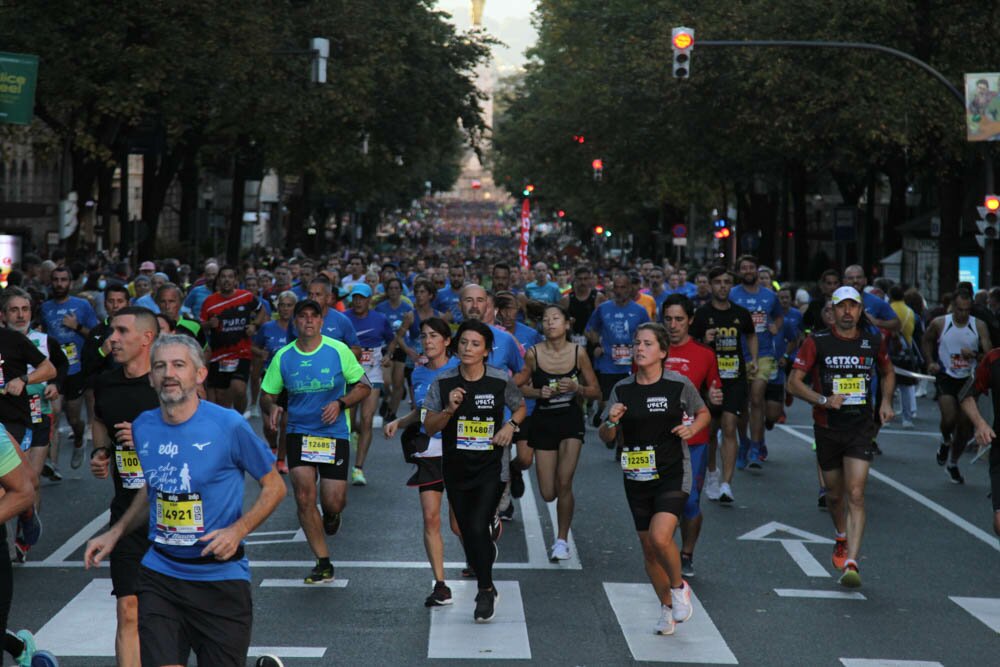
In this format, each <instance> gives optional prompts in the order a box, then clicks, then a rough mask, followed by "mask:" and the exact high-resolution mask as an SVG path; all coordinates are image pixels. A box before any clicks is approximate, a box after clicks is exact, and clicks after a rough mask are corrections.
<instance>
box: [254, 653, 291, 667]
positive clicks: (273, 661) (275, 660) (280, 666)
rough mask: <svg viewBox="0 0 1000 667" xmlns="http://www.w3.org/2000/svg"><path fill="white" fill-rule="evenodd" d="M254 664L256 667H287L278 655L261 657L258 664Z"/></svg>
mask: <svg viewBox="0 0 1000 667" xmlns="http://www.w3.org/2000/svg"><path fill="white" fill-rule="evenodd" d="M253 664H254V667H285V663H283V662H281V658H279V657H278V656H276V655H262V656H259V657H258V658H257V662H255V663H253Z"/></svg>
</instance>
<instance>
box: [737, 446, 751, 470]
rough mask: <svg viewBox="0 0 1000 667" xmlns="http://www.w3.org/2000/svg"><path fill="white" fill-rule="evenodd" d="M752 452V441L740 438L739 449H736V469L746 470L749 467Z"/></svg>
mask: <svg viewBox="0 0 1000 667" xmlns="http://www.w3.org/2000/svg"><path fill="white" fill-rule="evenodd" d="M749 454H750V443H749V442H748V441H746V440H744V439H743V438H740V446H739V449H737V450H736V469H737V470H744V469H746V467H747V459H748V457H749Z"/></svg>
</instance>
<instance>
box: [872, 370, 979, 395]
mask: <svg viewBox="0 0 1000 667" xmlns="http://www.w3.org/2000/svg"><path fill="white" fill-rule="evenodd" d="M966 382H967V379H966V378H953V377H952V376H950V375H948V374H947V373H938V376H937V380H935V381H934V386H935V387H937V395H938V396H939V397H940V396H951V397H953V398H954V399H955V400H956V401H957V400H958V397H959V396H960V395H961V393H962V387H964V386H965V383H966ZM881 393H882V392H879V394H881Z"/></svg>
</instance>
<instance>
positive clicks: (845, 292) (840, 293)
mask: <svg viewBox="0 0 1000 667" xmlns="http://www.w3.org/2000/svg"><path fill="white" fill-rule="evenodd" d="M848 299H851V300H853V301H855V302H857V303H861V295H860V294H858V290H856V289H854V288H853V287H851V286H849V285H844V286H843V287H838V288H837V291H836V292H834V293H833V303H834V305H836V304H838V303H840V302H841V301H847V300H848Z"/></svg>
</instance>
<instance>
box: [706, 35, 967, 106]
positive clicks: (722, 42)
mask: <svg viewBox="0 0 1000 667" xmlns="http://www.w3.org/2000/svg"><path fill="white" fill-rule="evenodd" d="M704 46H735V47H791V48H807V49H817V48H818V49H853V50H856V51H878V52H880V53H887V54H889V55H891V56H895V57H896V58H901V59H902V60H906V61H908V62H911V63H913V64H914V65H916V66H917V67H919V68H921V69H923V70H924V71H925V72H927V73H928V74H930V75H931V76H933V77H934V78H935V79H937V80H938V81H939V82H940V83H941V85H943V86H944V87H945V88H947V89H948V92H950V93H951V94H952V95H954V96H955V99H956V100H958V103H959V104H960V105H962V109H965V95H963V94H962V91H960V90H959V89H958V88H956V87H955V86H954V85H953V84H952V83H951V81H949V80H948V78H947V77H946V76H945V75H944V74H942V73H941V72H939V71H938V70H936V69H934V68H933V67H931V66H930V65H929V64H927V63H925V62H924V61H923V60H921V59H920V58H917V57H915V56H911V55H910V54H909V53H906V52H905V51H900V50H899V49H894V48H892V47H889V46H882V45H881V44H869V43H867V42H824V41H811V40H795V39H747V40H730V39H702V40H698V41H697V42H695V47H697V48H701V47H704Z"/></svg>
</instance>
